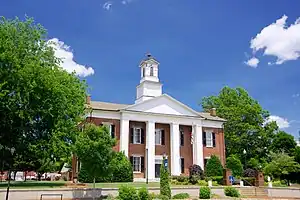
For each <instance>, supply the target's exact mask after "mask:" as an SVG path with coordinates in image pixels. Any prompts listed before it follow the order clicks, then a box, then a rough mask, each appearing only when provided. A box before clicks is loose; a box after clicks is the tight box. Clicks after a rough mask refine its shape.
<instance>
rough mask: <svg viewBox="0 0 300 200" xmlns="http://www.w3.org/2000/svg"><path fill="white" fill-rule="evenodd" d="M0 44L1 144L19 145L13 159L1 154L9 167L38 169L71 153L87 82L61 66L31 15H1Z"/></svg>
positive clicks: (41, 29)
mask: <svg viewBox="0 0 300 200" xmlns="http://www.w3.org/2000/svg"><path fill="white" fill-rule="evenodd" d="M0 49H1V51H0V81H1V82H0V85H1V92H0V93H2V95H0V102H1V103H0V121H1V123H0V131H1V134H0V144H1V145H3V146H4V147H6V148H9V149H11V148H14V149H15V153H14V158H13V159H12V160H10V158H9V157H8V156H7V157H4V158H3V159H4V162H7V163H8V165H7V167H12V166H15V167H20V166H23V167H24V169H26V168H32V167H33V169H34V170H38V168H39V167H40V166H41V165H43V163H38V162H37V161H38V160H42V158H45V157H46V158H49V159H51V162H57V161H59V160H61V159H62V158H64V157H68V156H69V155H70V151H71V145H72V143H73V142H74V138H75V135H76V131H77V130H76V126H77V124H78V122H80V121H81V120H82V117H83V116H84V112H85V106H84V104H85V96H86V84H85V82H84V81H81V80H80V79H79V78H78V77H77V76H75V74H69V73H67V72H66V71H65V70H63V69H62V68H61V67H60V64H61V60H59V59H57V58H56V57H55V56H54V51H53V48H52V47H51V46H50V45H49V43H48V42H47V33H46V31H45V29H44V28H43V27H42V26H41V25H40V24H36V23H34V21H33V19H31V18H26V20H25V21H21V20H19V19H18V18H16V19H13V20H8V19H5V18H4V17H3V18H1V19H0ZM2 91H5V93H4V95H3V92H2ZM25 158H26V159H25ZM18 159H21V160H19V161H18V162H19V164H20V163H21V162H22V165H19V164H14V163H13V162H14V161H16V160H18ZM32 164H34V166H32ZM35 165H37V166H35ZM23 167H22V168H23Z"/></svg>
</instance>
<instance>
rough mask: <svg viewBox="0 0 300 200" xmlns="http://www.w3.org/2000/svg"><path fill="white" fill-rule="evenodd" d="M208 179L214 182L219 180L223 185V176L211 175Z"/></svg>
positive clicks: (218, 182)
mask: <svg viewBox="0 0 300 200" xmlns="http://www.w3.org/2000/svg"><path fill="white" fill-rule="evenodd" d="M205 180H206V181H209V180H212V181H213V182H217V184H219V185H223V176H211V177H206V178H205Z"/></svg>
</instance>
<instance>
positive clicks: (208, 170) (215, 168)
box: [205, 155, 223, 177]
mask: <svg viewBox="0 0 300 200" xmlns="http://www.w3.org/2000/svg"><path fill="white" fill-rule="evenodd" d="M222 174H223V166H222V164H221V161H220V159H219V158H218V157H217V156H216V155H212V156H211V157H210V159H209V160H208V161H207V163H206V166H205V175H206V176H208V177H209V176H222Z"/></svg>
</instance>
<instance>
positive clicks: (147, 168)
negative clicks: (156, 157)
mask: <svg viewBox="0 0 300 200" xmlns="http://www.w3.org/2000/svg"><path fill="white" fill-rule="evenodd" d="M146 158H147V166H146V170H147V171H146V173H147V174H146V184H148V182H149V178H148V174H149V159H148V148H146Z"/></svg>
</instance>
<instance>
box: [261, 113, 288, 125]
mask: <svg viewBox="0 0 300 200" xmlns="http://www.w3.org/2000/svg"><path fill="white" fill-rule="evenodd" d="M272 121H275V122H276V123H277V125H278V127H279V128H288V127H290V122H289V121H288V120H287V119H284V118H282V117H279V116H276V115H271V116H269V117H268V119H267V120H266V123H269V122H272Z"/></svg>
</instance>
